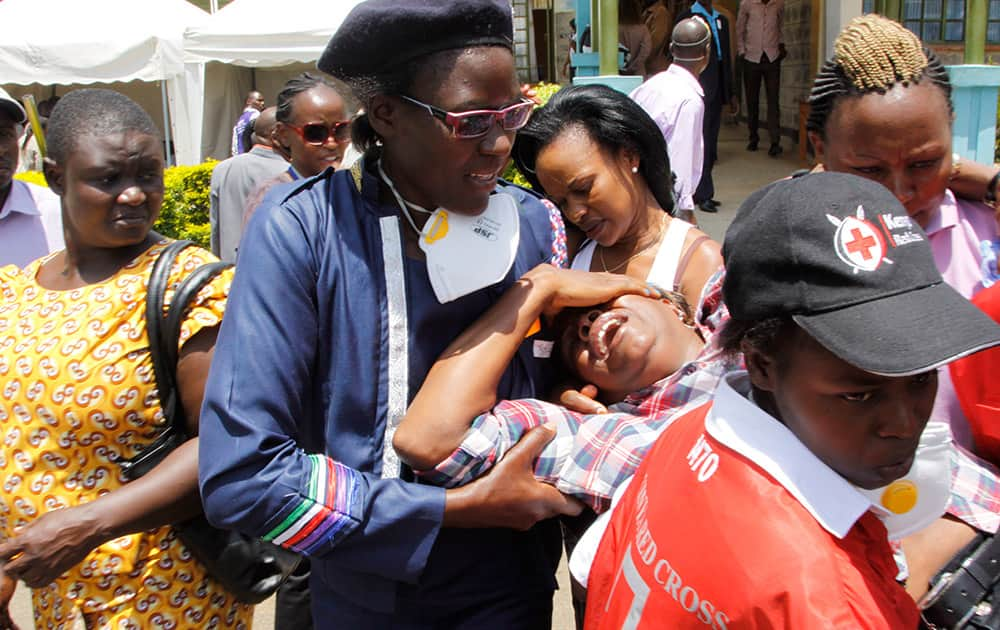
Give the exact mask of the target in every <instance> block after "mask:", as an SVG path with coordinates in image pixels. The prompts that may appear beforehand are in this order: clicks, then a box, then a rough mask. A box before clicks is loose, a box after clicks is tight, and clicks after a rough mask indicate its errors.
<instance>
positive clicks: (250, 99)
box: [231, 90, 264, 155]
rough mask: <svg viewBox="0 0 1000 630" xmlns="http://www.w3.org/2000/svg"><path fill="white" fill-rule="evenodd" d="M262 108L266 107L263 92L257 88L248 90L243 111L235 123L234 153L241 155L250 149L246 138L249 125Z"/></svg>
mask: <svg viewBox="0 0 1000 630" xmlns="http://www.w3.org/2000/svg"><path fill="white" fill-rule="evenodd" d="M262 109H264V97H263V96H262V95H261V93H260V92H258V91H257V90H251V91H250V92H248V93H247V97H246V100H244V101H243V113H242V114H240V117H239V118H237V119H236V124H235V125H233V143H232V151H231V152H232V155H239V154H241V153H246V152H247V151H249V150H250V146H249V143H247V142H246V140H245V139H244V138H245V136H246V131H247V126H248V125H249V124H250V122H251V121H252V120H253V119H255V118H257V116H259V115H260V112H261V110H262Z"/></svg>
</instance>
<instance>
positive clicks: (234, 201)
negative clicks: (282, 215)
mask: <svg viewBox="0 0 1000 630" xmlns="http://www.w3.org/2000/svg"><path fill="white" fill-rule="evenodd" d="M274 123H275V108H274V107H268V108H267V109H265V110H264V111H262V112H261V113H260V116H258V117H257V118H256V119H254V120H253V121H252V122H251V123H250V125H251V128H252V132H251V136H250V137H251V138H252V142H253V145H252V147H251V149H250V150H249V151H248V152H246V153H243V154H242V155H237V156H234V157H231V158H229V159H228V160H223V161H222V162H219V163H218V164H217V165H216V167H215V169H214V170H213V171H212V183H211V186H210V192H209V201H210V203H211V206H210V209H209V221H210V223H211V227H212V237H211V245H212V253H213V254H215V255H216V256H218V257H219V258H220V259H222V260H224V261H226V262H236V249H237V247H238V246H239V244H240V233H241V232H242V229H243V208H244V206H246V203H247V198H248V197H249V196H250V193H251V192H252V191H254V190H255V189H256V188H257V187H258V186H260V184H261V183H262V182H265V181H267V180H269V179H271V178H272V177H274V176H276V175H278V174H279V173H282V172H284V170H285V169H287V168H288V163H287V162H285V158H284V157H282V156H281V155H280V154H279V153H278V152H276V151H275V150H274V143H273V141H272V139H271V134H272V133H273V131H274Z"/></svg>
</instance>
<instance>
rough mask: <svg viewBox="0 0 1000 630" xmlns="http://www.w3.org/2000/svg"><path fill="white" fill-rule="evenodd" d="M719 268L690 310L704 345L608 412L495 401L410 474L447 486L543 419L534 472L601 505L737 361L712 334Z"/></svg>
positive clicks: (487, 463)
mask: <svg viewBox="0 0 1000 630" xmlns="http://www.w3.org/2000/svg"><path fill="white" fill-rule="evenodd" d="M722 278H723V275H722V273H721V272H720V273H718V274H716V275H715V276H713V277H712V278H711V279H710V280H709V282H707V283H706V287H705V290H704V291H703V294H702V299H701V304H700V305H699V309H698V314H697V317H696V321H697V327H698V329H699V331H700V332H701V333H702V336H703V337H704V338H705V339H706V341H707V343H706V346H705V350H704V351H702V353H701V354H700V355H699V356H698V357H697V358H696V359H695V360H693V361H691V362H689V363H687V364H685V365H684V366H683V367H681V369H680V370H678V371H677V372H675V373H674V374H671V375H670V376H668V377H666V378H664V379H662V380H660V381H658V382H657V383H655V384H654V385H651V386H650V387H647V388H645V389H644V390H642V391H639V392H636V393H635V394H632V395H630V396H629V397H628V398H626V400H625V401H623V402H621V403H618V404H616V405H612V406H611V413H606V414H595V415H584V414H579V413H576V412H573V411H570V410H568V409H565V408H564V407H561V406H559V405H554V404H552V403H547V402H544V401H540V400H532V399H526V400H514V401H503V402H500V403H499V404H497V405H496V406H495V407H494V408H493V409H492V411H491V412H490V413H488V414H483V415H481V416H479V417H478V418H476V419H475V420H474V421H473V422H472V426H471V428H470V429H469V431H468V432H467V433H466V435H465V438H464V439H463V441H462V443H461V444H460V445H459V447H458V448H457V449H455V451H454V452H452V454H451V455H450V456H449V457H448V458H447V459H445V460H444V461H442V462H441V463H440V464H438V465H437V466H436V467H435V468H434V469H433V470H426V471H418V472H417V475H418V476H419V477H420V478H421V479H423V480H425V481H428V482H430V483H433V484H435V485H439V486H444V487H454V486H458V485H462V484H464V483H468V482H470V481H472V480H473V479H475V478H476V477H478V476H480V475H483V474H485V473H486V471H488V470H489V469H490V468H492V467H493V466H494V465H495V464H496V462H497V461H499V460H500V458H502V457H503V456H504V454H505V453H506V452H507V451H508V450H510V449H511V448H512V447H513V446H514V444H516V443H517V441H518V440H519V439H521V436H523V435H524V434H525V433H526V432H528V431H529V430H530V429H532V428H534V427H537V426H540V425H543V424H548V425H550V426H552V427H553V428H555V429H556V431H557V434H556V437H555V438H554V439H553V440H552V441H551V442H550V443H549V444H548V445H547V446H546V447H545V449H544V450H543V451H542V454H541V455H540V456H539V458H538V460H537V461H536V462H535V477H536V478H538V479H539V480H541V481H544V482H546V483H551V484H553V485H555V486H556V487H557V488H558V489H559V490H561V491H562V492H564V493H566V494H569V495H571V496H573V497H576V498H578V499H580V500H581V501H583V502H584V503H586V504H587V505H589V506H590V507H592V508H593V509H594V510H595V511H596V512H603V511H604V510H606V509H607V508H608V506H609V505H610V502H611V497H612V495H613V494H614V491H615V488H617V487H618V485H619V484H620V483H621V482H622V481H623V480H624V479H626V478H627V477H629V476H631V475H632V474H633V473H634V472H635V470H636V468H637V467H638V466H639V463H640V462H641V461H642V458H643V456H644V455H645V454H646V451H648V450H649V447H650V446H652V445H653V443H654V442H655V441H656V439H657V438H658V437H659V436H660V434H661V433H662V432H663V431H664V429H666V428H667V427H668V426H669V425H670V424H671V423H672V422H673V421H674V420H675V419H677V418H679V417H680V416H682V415H684V413H686V412H687V411H689V410H691V409H693V408H694V407H696V406H698V405H700V404H702V403H704V402H705V401H706V400H708V399H709V398H710V397H711V395H712V393H713V392H714V391H715V388H716V386H717V385H718V383H719V381H720V379H721V378H722V376H723V375H724V374H725V373H726V372H728V371H729V370H732V369H735V368H738V367H739V359H738V358H732V357H727V356H725V355H724V354H723V353H722V351H721V350H720V349H719V348H717V347H716V345H715V343H714V333H715V331H716V330H717V329H718V327H719V326H720V325H721V323H722V322H723V321H724V320H725V319H726V318H727V316H728V313H727V311H726V309H725V305H724V304H723V303H722V300H721V288H722Z"/></svg>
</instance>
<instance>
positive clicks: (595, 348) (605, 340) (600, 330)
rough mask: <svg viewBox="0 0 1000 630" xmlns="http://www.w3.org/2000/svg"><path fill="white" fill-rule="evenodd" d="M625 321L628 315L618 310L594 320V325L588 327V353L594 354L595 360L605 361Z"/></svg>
mask: <svg viewBox="0 0 1000 630" xmlns="http://www.w3.org/2000/svg"><path fill="white" fill-rule="evenodd" d="M627 321H628V314H627V313H625V312H623V311H619V310H614V311H608V312H606V313H603V314H601V316H600V317H598V318H597V319H595V320H594V323H593V324H591V325H590V335H589V341H590V351H591V352H592V353H593V354H594V358H595V359H598V360H601V361H606V360H607V358H608V356H609V355H610V354H611V349H612V347H613V346H614V341H615V338H616V337H617V336H618V333H619V331H621V327H622V325H623V324H624V323H625V322H627Z"/></svg>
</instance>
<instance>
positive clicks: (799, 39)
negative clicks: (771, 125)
mask: <svg viewBox="0 0 1000 630" xmlns="http://www.w3.org/2000/svg"><path fill="white" fill-rule="evenodd" d="M783 35H784V38H785V48H786V49H787V50H788V57H786V58H785V60H784V61H783V62H782V63H781V92H780V97H779V99H778V101H779V103H780V105H781V127H782V131H783V132H784V133H785V134H786V135H790V136H791V137H793V138H796V139H797V138H798V129H799V103H800V102H801V101H803V100H804V99H806V98H807V97H808V96H809V89H810V87H811V86H812V79H813V76H814V75H815V67H816V65H815V54H816V46H815V42H814V41H813V1H812V0H785V24H784V29H783ZM760 92H761V105H760V107H761V119H762V120H761V122H762V123H763V122H764V120H763V119H764V117H765V112H766V111H767V110H766V109H765V107H766V105H765V98H764V87H763V85H761V90H760Z"/></svg>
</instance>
